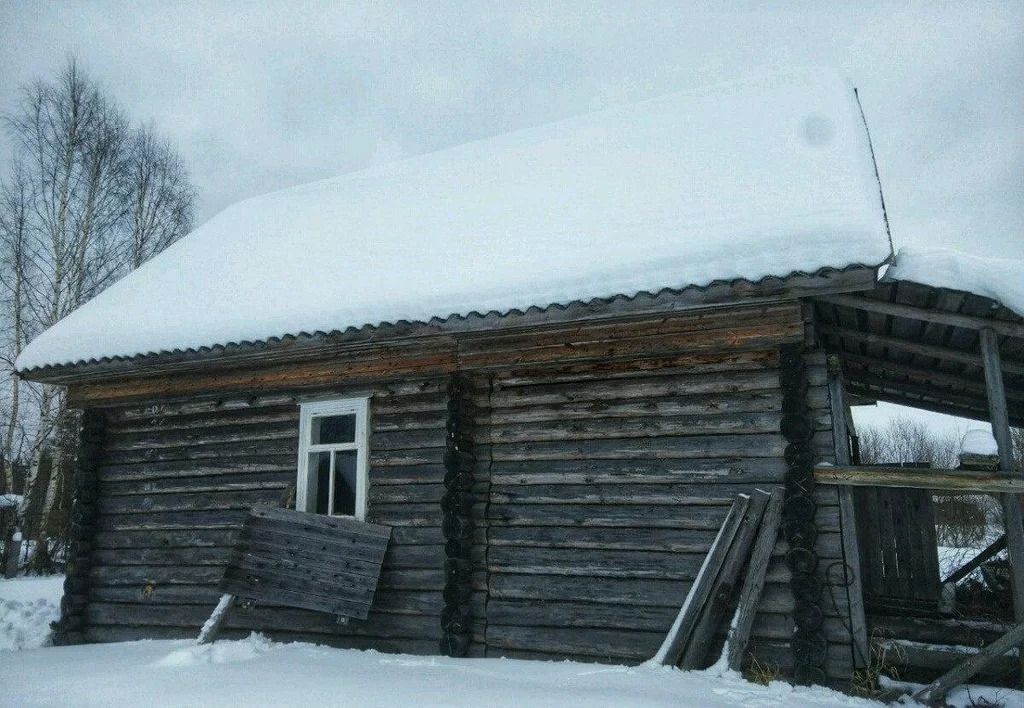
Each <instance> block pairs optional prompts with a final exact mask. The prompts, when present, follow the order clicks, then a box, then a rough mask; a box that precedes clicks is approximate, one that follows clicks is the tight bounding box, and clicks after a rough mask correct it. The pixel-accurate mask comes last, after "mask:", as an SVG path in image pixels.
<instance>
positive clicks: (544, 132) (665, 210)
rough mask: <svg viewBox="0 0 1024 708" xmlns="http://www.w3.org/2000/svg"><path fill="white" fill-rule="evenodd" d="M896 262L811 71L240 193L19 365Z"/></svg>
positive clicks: (862, 133) (838, 102)
mask: <svg viewBox="0 0 1024 708" xmlns="http://www.w3.org/2000/svg"><path fill="white" fill-rule="evenodd" d="M889 255H890V248H889V241H888V237H887V233H886V228H885V224H884V218H883V213H882V207H881V203H880V195H879V188H878V183H877V181H876V178H875V173H874V167H873V164H872V161H871V155H870V149H869V146H868V143H867V134H866V130H865V128H864V125H863V121H862V118H861V115H860V113H859V109H858V106H857V104H856V101H855V97H854V93H853V90H852V88H851V87H850V85H849V84H848V82H846V81H844V80H843V79H841V78H840V77H838V76H836V75H834V74H831V73H828V72H802V73H798V74H790V75H786V76H782V77H774V78H763V79H759V80H757V81H749V82H740V83H733V84H729V85H724V86H719V87H716V88H715V89H714V90H709V91H705V92H701V93H698V94H694V93H690V94H677V95H671V96H666V97H663V98H658V99H654V100H649V101H644V102H642V103H636V104H632V105H626V106H621V107H616V108H610V109H608V110H604V111H600V112H598V113H593V114H589V115H585V116H581V117H578V118H572V119H569V120H564V121H561V122H558V123H553V124H550V125H545V126H541V127H538V128H530V129H527V130H522V131H518V132H514V133H509V134H507V135H501V136H498V137H496V138H491V139H487V140H481V141H477V142H472V143H467V144H465V145H460V146H458V147H454V148H450V149H447V150H443V151H440V152H436V153H432V154H429V155H423V156H420V157H416V158H412V159H408V160H403V161H400V162H395V163H391V164H386V165H382V166H379V167H374V168H372V169H368V170H364V171H361V172H356V173H353V174H348V175H344V176H341V177H336V178H333V179H328V180H324V181H321V182H316V183H313V184H309V185H305V186H300V187H295V188H292V189H287V190H284V191H281V192H275V193H273V194H268V195H266V196H262V197H256V198H253V199H248V200H246V201H243V202H240V203H238V204H236V205H234V206H231V207H229V208H228V209H226V210H224V211H223V212H221V213H220V214H218V215H217V216H215V217H214V218H213V219H211V220H210V221H208V222H207V223H206V224H204V225H202V226H201V227H199V228H198V229H196V230H195V231H194V232H193V233H192V234H190V235H189V236H187V237H185V238H184V239H182V240H181V241H180V242H178V243H177V244H175V245H174V246H172V247H171V248H169V249H168V250H167V251H165V252H164V253H162V254H161V255H160V256H158V257H157V258H155V259H153V260H152V261H150V262H149V263H147V264H145V265H144V266H143V267H142V268H140V269H138V270H137V271H135V272H134V273H132V274H130V275H129V276H128V277H126V278H124V279H123V280H122V281H121V282H119V283H117V284H115V285H114V286H113V287H111V288H110V289H108V290H107V291H106V292H104V293H102V294H101V295H100V296H99V297H97V298H96V299H94V300H93V301H91V302H89V303H88V304H86V305H85V306H83V307H82V308H80V309H79V310H77V311H76V312H74V313H72V314H71V315H70V316H68V317H67V318H66V319H65V320H63V321H61V322H59V323H58V324H57V325H55V326H54V327H52V328H50V329H49V330H48V331H46V332H45V333H43V334H42V335H41V336H40V337H39V338H38V339H36V340H35V341H34V342H32V344H31V345H29V346H28V347H27V348H26V349H25V351H24V352H23V353H22V355H21V356H20V357H19V358H18V361H17V368H18V369H19V370H26V369H32V368H36V367H40V366H45V365H51V364H65V363H74V362H78V361H89V360H94V359H102V358H105V357H114V356H131V355H135V354H143V353H151V352H161V351H174V350H179V349H188V348H197V347H202V346H211V345H215V344H227V343H231V342H240V341H253V340H261V339H267V338H269V337H273V336H282V335H285V334H299V333H304V332H305V333H311V332H316V331H333V330H339V329H341V330H343V329H345V328H348V327H353V326H354V327H359V326H362V325H364V324H371V325H377V324H381V323H384V322H393V321H396V320H400V319H401V320H411V321H416V320H429V319H430V318H431V317H435V316H439V317H447V316H449V315H451V314H468V313H470V312H473V311H478V312H487V311H490V310H498V311H506V310H509V309H525V308H527V307H530V306H534V305H538V306H545V305H549V304H552V303H568V302H571V301H574V300H587V299H590V298H594V297H608V296H612V295H619V294H624V295H633V294H636V293H638V292H641V291H658V290H661V289H663V288H679V287H684V286H687V285H706V284H708V283H710V282H713V281H716V280H723V279H737V278H743V279H747V280H759V279H761V278H763V277H764V276H766V275H779V276H782V275H788V274H790V273H792V272H795V271H805V272H812V271H816V270H818V269H820V268H823V267H835V268H841V267H845V266H848V265H851V264H867V265H878V264H880V263H881V262H883V261H884V260H886V259H887V258H888V257H889Z"/></svg>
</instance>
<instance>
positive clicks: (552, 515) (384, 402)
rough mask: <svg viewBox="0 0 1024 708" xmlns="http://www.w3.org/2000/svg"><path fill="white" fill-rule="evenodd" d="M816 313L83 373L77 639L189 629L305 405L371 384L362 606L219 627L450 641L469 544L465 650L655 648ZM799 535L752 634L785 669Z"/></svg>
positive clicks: (834, 670) (836, 643) (832, 516)
mask: <svg viewBox="0 0 1024 708" xmlns="http://www.w3.org/2000/svg"><path fill="white" fill-rule="evenodd" d="M806 327H807V322H806V321H805V318H804V317H803V314H802V310H801V308H800V306H799V305H798V304H795V303H790V304H780V305H758V306H751V307H745V308H730V309H718V310H708V311H703V312H697V313H692V312H691V313H687V312H684V313H675V314H667V315H665V316H661V317H658V318H647V319H644V320H641V321H635V320H631V321H620V322H612V323H590V324H580V323H577V324H573V325H559V326H557V327H546V328H541V329H537V330H535V331H531V332H528V333H522V332H501V331H496V332H490V333H474V334H472V335H465V336H460V337H459V338H458V339H457V340H452V341H451V342H449V343H448V345H447V347H448V348H447V349H446V348H445V347H444V346H441V344H440V343H438V342H433V343H431V344H430V345H429V347H427V345H426V344H425V345H424V351H423V352H420V351H417V350H416V349H414V348H406V349H404V350H403V351H402V352H401V353H400V355H398V354H395V353H394V352H388V353H387V354H386V355H381V356H379V357H378V358H376V359H375V358H374V356H373V355H372V353H370V352H361V353H360V354H359V355H358V357H356V358H355V359H351V358H344V357H339V358H338V359H337V360H335V361H326V362H324V361H322V362H316V363H305V364H303V365H302V366H301V367H299V368H297V369H296V368H292V369H288V368H287V367H283V366H280V365H275V366H274V367H268V368H267V369H264V370H254V371H238V372H234V371H232V372H227V373H222V374H218V373H215V372H209V371H204V372H197V373H196V374H194V375H189V376H186V375H176V376H165V377H160V378H159V379H153V380H145V381H133V380H115V381H111V382H106V383H104V382H98V383H95V384H90V385H89V386H86V387H82V388H80V389H77V390H73V391H72V392H71V395H72V399H73V400H77V401H79V402H88V403H90V404H92V405H104V406H106V407H107V408H106V412H107V419H108V428H107V442H106V445H105V447H104V452H103V464H102V465H101V466H100V467H99V470H98V477H99V485H100V513H99V516H98V523H97V525H98V529H99V530H98V532H97V534H96V537H95V551H94V552H93V556H92V561H93V570H92V573H91V579H92V583H93V589H92V592H91V594H90V602H89V605H88V607H87V609H86V620H87V622H86V625H85V632H86V639H87V640H90V641H111V640H120V639H130V638H136V637H162V636H172V637H180V636H191V635H192V634H193V633H194V632H195V631H196V630H197V629H198V627H199V625H200V624H201V623H202V621H203V620H204V619H205V618H206V615H207V614H208V612H209V609H210V608H211V607H212V606H213V604H214V603H215V602H216V599H217V597H216V590H215V586H216V582H217V581H218V580H219V578H220V573H221V571H222V569H223V564H224V562H225V559H226V557H227V554H228V549H229V548H230V546H231V544H232V543H233V541H234V538H235V535H236V534H237V529H238V527H239V524H240V522H241V519H242V518H243V516H244V514H245V512H246V510H247V509H248V508H249V506H251V505H252V504H254V503H275V502H277V501H278V500H279V499H280V498H281V497H282V496H283V495H284V494H285V493H286V489H287V487H288V486H289V485H290V484H292V483H293V481H294V476H295V461H296V455H297V430H298V406H297V401H298V400H299V399H301V398H302V397H306V396H316V397H329V396H332V395H337V396H346V395H355V394H360V393H361V394H364V395H365V394H372V401H371V428H372V436H371V441H370V446H371V453H370V454H371V470H370V483H371V486H370V497H369V517H368V520H369V521H372V522H374V523H380V524H385V525H389V526H393V527H394V532H393V536H392V547H391V548H390V549H389V552H388V556H387V558H386V559H385V565H384V571H383V574H382V577H381V585H380V589H379V590H378V599H377V602H375V609H374V611H373V612H372V613H371V616H370V619H369V620H367V621H366V622H355V621H353V622H350V623H349V625H347V626H334V625H330V624H327V623H325V622H324V616H323V615H317V614H316V613H305V612H302V611H298V610H289V609H285V608H273V609H272V610H268V608H257V609H255V610H239V611H238V612H237V613H234V614H233V615H232V617H233V619H232V621H231V623H230V624H229V631H230V629H231V628H234V629H235V630H236V631H243V630H248V629H250V628H259V629H263V630H267V631H269V633H270V634H271V635H272V636H278V637H281V638H290V639H312V640H314V641H322V642H325V643H332V644H336V645H340V646H356V647H372V648H377V649H381V650H385V651H403V652H422V653H437V652H438V650H439V649H438V648H439V642H441V641H442V640H444V639H445V635H446V633H447V634H451V632H450V631H448V630H450V629H452V628H453V627H454V625H452V624H451V622H450V620H451V618H452V613H450V612H449V613H447V614H444V621H445V626H446V627H447V628H448V629H447V630H446V629H443V628H442V619H443V618H442V615H443V612H442V610H443V608H444V604H445V603H444V593H443V591H444V588H445V568H446V564H445V559H446V558H448V559H452V558H455V559H458V560H468V561H469V573H470V578H471V589H472V592H471V593H470V596H469V598H468V601H467V603H466V606H467V607H468V611H466V612H465V613H464V614H463V612H462V611H461V610H460V611H459V612H457V613H456V614H458V616H459V618H460V619H461V618H463V617H464V618H465V619H466V620H468V623H469V640H470V643H469V646H468V647H465V649H466V651H468V653H469V655H471V656H483V655H486V656H515V657H534V658H552V659H557V658H575V659H584V660H594V661H605V662H627V663H628V662H639V661H643V660H646V659H647V658H649V657H650V656H651V655H653V653H654V651H655V650H656V649H657V647H658V645H659V643H660V642H661V640H662V638H663V637H664V634H665V632H667V630H668V628H669V626H670V625H671V623H672V620H673V618H674V617H675V615H676V613H677V612H678V609H679V606H680V604H681V603H682V601H683V599H684V598H685V596H686V593H687V591H688V589H689V585H690V583H691V582H692V581H693V579H694V575H695V573H696V570H697V568H698V567H699V565H700V562H701V560H702V559H703V556H704V554H705V553H706V552H707V550H708V548H709V546H710V544H711V542H712V540H713V538H714V535H715V533H716V531H717V529H718V526H719V525H720V523H721V521H722V519H723V518H724V516H725V513H726V511H727V508H728V505H729V503H730V501H731V498H732V496H733V495H734V494H735V493H736V492H738V491H746V490H750V489H752V488H753V487H754V486H755V485H760V486H770V485H773V484H782V482H783V480H784V475H785V472H786V463H785V460H784V459H783V451H784V448H785V445H786V440H785V438H784V437H783V435H782V434H781V432H780V424H781V418H782V394H781V388H780V368H779V347H780V346H781V345H782V344H786V343H794V342H806V341H808V340H807V338H806ZM428 349H429V351H427V350H428ZM807 371H808V378H809V382H810V385H809V388H808V392H807V405H808V409H809V412H810V417H811V420H812V421H813V425H814V433H813V437H812V445H813V447H814V449H815V450H816V452H817V453H818V454H819V455H820V457H821V459H824V460H832V459H833V457H832V439H831V420H830V414H829V405H828V394H827V389H826V371H825V363H824V357H823V356H819V355H817V354H814V353H813V352H812V353H810V354H809V355H808V368H807ZM456 372H458V373H459V374H460V380H461V381H463V382H464V383H463V387H462V391H463V394H462V395H465V396H466V398H467V403H468V404H469V405H468V406H467V408H466V410H467V411H471V413H467V414H464V415H465V417H466V423H467V424H468V423H471V425H467V428H466V429H467V430H469V429H471V431H472V434H471V440H470V442H472V444H473V453H474V454H473V460H472V469H473V475H472V477H473V487H472V494H471V496H470V499H471V500H472V502H473V505H472V508H471V513H470V514H469V517H468V518H469V519H470V520H471V521H472V526H473V529H472V533H471V535H470V537H469V538H470V539H471V540H472V543H471V544H470V545H469V548H468V549H467V548H464V547H461V546H460V547H455V546H454V545H453V546H451V547H449V548H447V549H446V547H445V535H444V533H443V530H442V524H443V520H444V511H443V508H442V506H443V505H442V498H443V497H444V495H445V491H446V486H445V465H444V452H445V444H446V423H449V424H450V423H451V418H450V412H449V406H448V403H449V400H450V397H449V395H448V392H447V387H448V384H449V377H450V376H451V374H453V373H456ZM451 482H452V480H449V486H450V483H451ZM815 498H816V500H817V502H818V510H817V516H816V519H817V522H818V528H819V535H818V538H817V540H816V549H817V552H818V555H819V557H820V559H821V563H822V567H827V566H829V564H830V563H831V562H834V561H838V560H839V559H840V558H841V550H840V549H841V542H840V537H839V514H838V506H837V503H838V502H837V498H836V496H835V492H834V490H831V489H830V488H827V487H822V488H821V489H819V490H818V491H817V492H816V497H815ZM465 503H466V502H465V501H464V500H463V501H460V504H459V506H460V509H463V510H464V504H465ZM448 506H450V505H448ZM787 550H788V548H787V546H786V543H785V541H784V540H780V541H779V543H778V544H777V546H776V549H775V552H774V556H773V560H772V564H771V566H770V568H769V572H768V579H767V584H766V588H765V592H764V595H763V600H762V605H761V611H760V612H759V614H758V616H757V619H756V622H755V626H754V630H753V634H752V641H751V652H752V655H755V656H757V657H758V658H759V660H761V661H762V662H768V663H770V664H777V665H779V667H780V668H781V669H782V670H784V671H785V670H788V669H789V666H788V663H789V657H790V651H789V639H790V637H791V635H792V632H793V621H792V613H793V610H794V601H793V597H792V593H791V591H790V587H789V582H790V571H789V569H788V568H787V567H786V564H785V554H786V552H787ZM452 565H453V564H451V563H449V564H448V566H452ZM459 565H460V568H461V567H462V566H463V564H459ZM840 565H841V564H840ZM463 577H464V570H460V571H459V578H460V584H461V579H462V578H463ZM839 586H840V588H841V586H842V582H841V581H840V582H839ZM844 592H845V590H842V592H840V593H837V599H836V601H835V602H834V603H832V604H831V605H829V604H828V603H826V604H825V605H824V606H823V609H825V610H826V613H825V614H826V616H825V621H824V632H825V636H826V638H827V639H828V641H829V644H828V661H827V663H826V667H827V671H828V673H829V674H830V675H831V676H833V677H837V678H838V677H843V676H844V675H845V676H848V675H849V671H850V660H849V637H848V633H847V632H846V631H845V629H844V621H843V619H842V614H843V606H844V603H845V600H844V598H842V597H838V596H839V595H842V594H843V593H844ZM460 601H461V598H460ZM449 604H450V603H449ZM846 623H847V624H848V619H847V621H846ZM457 629H459V630H461V629H463V627H462V626H461V625H460V626H459V627H457ZM456 633H457V634H461V632H456ZM447 641H448V645H449V646H450V638H449V639H448V640H447ZM459 642H460V643H459V650H460V651H462V648H463V640H459Z"/></svg>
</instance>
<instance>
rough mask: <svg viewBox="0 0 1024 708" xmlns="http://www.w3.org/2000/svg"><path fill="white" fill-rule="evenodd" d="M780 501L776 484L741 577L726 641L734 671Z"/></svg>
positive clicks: (750, 620) (762, 575)
mask: <svg viewBox="0 0 1024 708" xmlns="http://www.w3.org/2000/svg"><path fill="white" fill-rule="evenodd" d="M782 502H783V493H782V489H781V488H778V487H776V488H775V489H773V490H772V498H771V499H770V500H769V501H768V508H767V509H765V512H764V519H763V520H762V521H761V530H760V532H759V533H758V536H757V543H756V544H755V545H754V550H753V552H752V553H751V554H750V565H749V566H748V567H747V577H746V578H745V579H744V581H743V589H742V590H741V591H740V600H739V605H738V606H737V608H736V625H735V626H734V627H733V628H732V629H730V630H729V641H728V643H727V649H728V652H729V656H728V660H729V668H730V669H732V670H733V671H739V670H740V669H741V668H742V665H743V652H745V651H746V649H747V642H748V641H749V640H750V630H751V628H752V627H753V626H754V617H755V616H756V615H757V605H758V603H759V602H760V600H761V591H762V590H763V589H764V579H765V575H766V574H767V573H768V562H769V561H770V560H771V557H772V551H774V550H775V542H776V541H777V540H778V538H779V526H780V525H781V523H782Z"/></svg>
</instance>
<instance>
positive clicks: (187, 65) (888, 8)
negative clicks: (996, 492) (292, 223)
mask: <svg viewBox="0 0 1024 708" xmlns="http://www.w3.org/2000/svg"><path fill="white" fill-rule="evenodd" d="M461 4H462V5H465V6H467V7H468V6H472V7H474V8H477V9H476V10H474V11H472V12H469V11H463V10H458V9H453V7H454V5H455V3H452V4H435V3H428V2H422V1H420V2H414V3H396V2H387V3H366V4H361V3H347V2H333V3H298V2H288V3H283V2H282V3H280V4H279V8H280V9H277V10H269V11H268V10H266V9H263V8H264V6H269V5H271V3H269V2H261V3H243V2H236V3H226V2H218V3H214V2H208V3H177V2H171V1H169V0H163V1H161V2H154V3H145V2H131V3H128V2H88V3H85V2H83V3H75V2H18V1H15V0H0V8H2V10H0V109H3V110H10V108H11V107H12V104H13V102H14V101H15V100H16V97H17V87H18V85H20V84H22V83H24V82H26V81H29V80H31V79H33V78H35V77H38V76H41V75H43V76H45V75H49V74H51V73H52V72H53V71H55V70H56V69H57V68H58V65H59V64H60V63H61V62H62V61H63V59H64V57H65V56H66V55H67V54H68V53H74V54H75V55H77V56H78V57H79V58H80V59H81V60H82V62H83V64H84V65H85V66H86V67H87V68H88V69H89V70H90V71H91V73H92V74H93V75H94V76H95V77H96V78H98V79H99V80H100V81H101V82H102V83H103V84H104V85H105V86H106V87H107V88H108V89H109V91H110V92H111V93H112V94H113V95H114V96H116V97H117V99H118V100H119V101H120V103H121V104H122V105H123V106H124V107H125V108H126V109H127V110H128V111H129V113H130V114H131V115H132V116H134V117H135V118H136V119H138V120H143V121H149V122H152V123H153V124H155V125H156V126H157V128H158V129H159V130H160V131H162V132H163V133H164V134H165V135H166V136H168V137H169V138H170V139H171V140H172V141H173V143H174V144H176V145H177V146H178V147H179V148H180V150H181V152H182V154H183V156H184V159H185V161H186V163H187V165H188V167H189V170H190V171H191V174H192V177H193V180H194V181H195V183H196V184H197V185H198V187H199V192H200V196H201V205H200V217H201V220H205V219H207V218H209V217H210V216H212V215H213V214H214V213H216V212H217V211H219V210H220V209H222V208H224V207H225V206H227V205H228V204H230V203H231V202H234V201H236V200H238V199H241V198H244V197H248V196H252V195H254V194H258V193H262V192H267V191H271V190H274V189H278V188H281V187H286V186H289V185H293V184H297V183H301V182H306V181H310V180H314V179H319V178H322V177H327V176H330V175H334V174H338V173H341V172H347V171H351V170H355V169H359V168H362V167H367V166H370V165H373V164H376V163H379V162H382V161H387V160H392V159H395V158H398V157H401V156H405V155H414V154H418V153H423V152H429V151H432V150H436V149H439V148H443V147H446V146H449V145H453V144H457V143H460V142H464V141H467V140H473V139H476V138H481V137H486V136H490V135H495V134H497V133H501V132H505V131H508V130H512V129H515V128H520V127H525V126H530V125H537V124H541V123H545V122H549V121H551V120H555V119H558V118H562V117H565V116H569V115H573V114H577V113H582V112H586V111H590V110H593V109H597V108H601V107H603V106H607V105H610V104H614V103H621V102H626V101H632V100H637V99H643V98H648V97H652V96H658V95H661V94H665V93H670V92H673V91H679V90H685V89H689V88H693V87H696V86H700V85H702V84H706V83H709V82H715V81H719V80H723V79H729V78H732V77H735V76H739V75H743V74H747V73H750V72H752V71H760V70H762V69H763V68H766V67H767V68H769V69H784V68H786V67H791V66H806V65H821V64H825V65H833V66H838V67H839V68H840V69H841V70H842V71H843V72H844V73H846V74H847V75H848V76H849V77H850V78H851V79H852V80H853V81H854V83H855V85H857V86H858V88H859V89H860V95H861V101H862V103H863V106H864V110H865V113H866V114H867V119H868V124H869V126H870V129H871V133H872V137H873V139H874V142H875V149H876V152H877V157H878V163H879V169H880V172H881V177H882V183H883V188H884V193H885V198H886V201H887V205H888V209H889V215H890V219H891V222H892V227H893V233H894V237H895V239H896V241H897V244H899V243H907V242H915V243H933V244H950V243H953V244H956V243H958V244H960V245H963V246H966V247H969V248H970V249H971V250H972V251H975V252H988V253H990V254H993V255H1012V256H1015V257H1018V258H1024V229H1022V225H1024V196H1022V195H1024V31H1022V28H1024V5H1022V3H1004V4H997V3H991V4H988V3H982V2H972V3H968V4H966V5H964V6H962V7H959V6H956V5H952V4H944V3H936V2H929V3H925V4H922V5H920V6H919V7H917V8H914V9H907V8H906V7H903V9H896V8H894V7H892V5H893V4H894V3H888V2H887V3H879V4H878V5H870V4H869V3H865V2H858V3H843V9H836V10H822V9H820V8H819V5H821V4H822V3H817V2H816V3H807V4H791V5H786V4H785V3H772V7H778V6H785V7H788V8H789V9H788V10H786V11H774V12H772V11H768V10H765V9H738V10H735V11H730V12H721V11H718V12H713V13H712V12H700V11H695V10H693V9H680V8H679V7H678V6H680V5H687V6H688V5H689V3H680V2H669V3H663V4H658V3H637V4H635V5H632V6H630V7H629V8H628V9H627V5H628V4H627V3H625V2H611V3H604V4H603V3H600V2H595V1H594V0H588V1H587V2H582V3H559V2H557V0H545V1H544V2H538V3H535V4H518V3H513V2H501V3H493V4H491V3H485V2H472V3H461ZM299 5H301V6H302V7H303V8H304V9H302V10H297V9H296V6H299ZM837 5H838V3H837ZM849 5H855V9H850V8H849V7H847V6H849ZM937 5H941V7H936V6H937ZM716 7H718V5H716ZM746 7H747V8H752V7H753V4H752V3H748V4H746ZM250 8H251V9H250ZM256 8H260V9H258V10H257V9H256ZM0 159H2V158H0Z"/></svg>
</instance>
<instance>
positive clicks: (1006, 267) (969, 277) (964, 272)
mask: <svg viewBox="0 0 1024 708" xmlns="http://www.w3.org/2000/svg"><path fill="white" fill-rule="evenodd" d="M1007 255H1008V256H1009V257H1008V258H1005V259H1003V258H983V257H981V256H974V255H970V254H967V253H963V252H961V251H954V250H951V249H946V248H916V247H903V248H900V250H899V253H897V254H896V260H895V261H894V263H893V264H892V266H891V267H890V268H889V269H888V270H887V271H886V273H885V278H884V279H885V280H909V281H912V282H915V283H921V284H922V285H930V286H932V287H934V288H949V289H950V290H963V291H965V292H971V293H975V294H976V295H982V296H984V297H987V298H991V299H992V300H995V301H996V302H999V303H1001V304H1002V305H1004V306H1005V307H1007V308H1009V309H1011V310H1013V311H1014V312H1015V313H1017V314H1018V315H1020V316H1021V317H1024V246H1022V247H1021V248H1020V250H1018V251H1017V252H1015V253H1008V254H1007Z"/></svg>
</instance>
